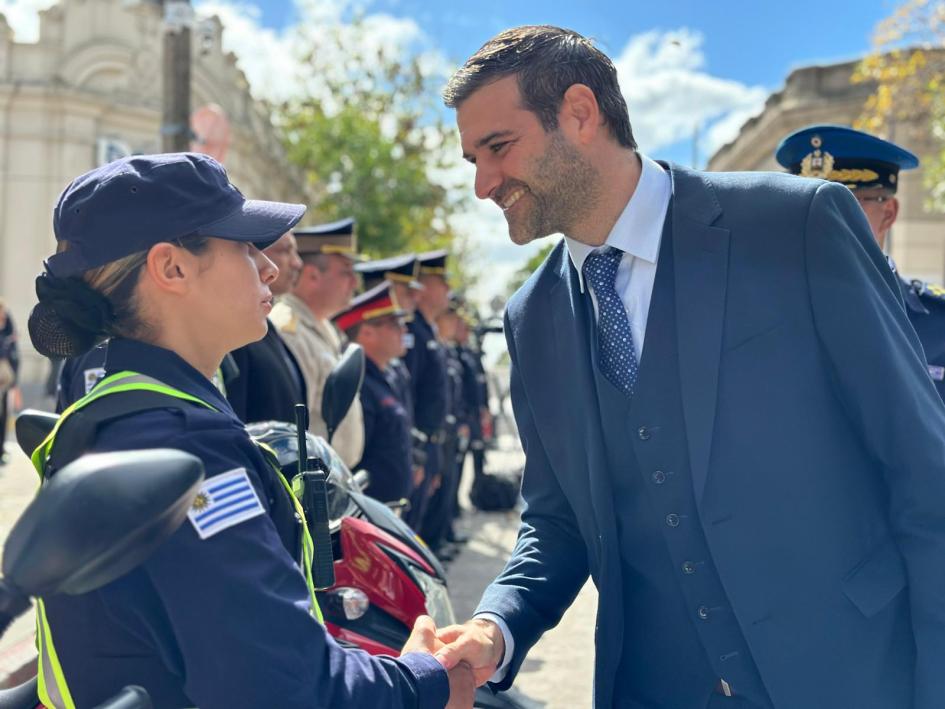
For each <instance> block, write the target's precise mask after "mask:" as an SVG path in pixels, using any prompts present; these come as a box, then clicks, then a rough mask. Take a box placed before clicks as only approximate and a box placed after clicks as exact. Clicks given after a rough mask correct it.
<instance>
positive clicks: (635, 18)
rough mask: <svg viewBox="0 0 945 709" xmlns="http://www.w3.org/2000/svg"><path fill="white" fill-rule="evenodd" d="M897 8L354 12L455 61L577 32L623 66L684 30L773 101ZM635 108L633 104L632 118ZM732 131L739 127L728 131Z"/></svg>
mask: <svg viewBox="0 0 945 709" xmlns="http://www.w3.org/2000/svg"><path fill="white" fill-rule="evenodd" d="M250 4H253V5H255V6H257V7H258V9H259V11H260V15H259V17H258V18H257V19H258V22H259V23H260V24H261V25H262V26H264V27H268V28H271V29H273V30H276V31H278V30H280V29H283V28H285V27H287V26H290V25H292V24H294V23H296V22H298V21H299V19H300V18H301V17H302V15H303V13H302V12H301V11H300V10H299V7H298V5H297V4H296V2H295V0H250ZM316 4H318V2H317V0H316ZM895 5H896V3H895V2H893V1H892V0H858V1H854V0H793V1H792V2H771V1H770V0H716V1H715V2H705V1H704V0H702V1H698V0H663V1H662V2H660V1H656V2H629V1H623V2H618V1H615V0H595V1H593V2H583V3H581V2H574V1H570V2H569V1H566V0H519V1H518V2H514V3H509V2H507V1H503V2H499V0H479V1H478V2H476V3H475V4H468V3H467V4H463V3H453V2H442V1H439V0H436V1H434V0H362V1H361V2H359V3H357V4H356V5H355V6H356V7H358V8H361V10H362V11H363V12H365V13H370V14H374V13H378V14H385V15H391V16H393V17H397V18H404V19H409V20H411V21H413V22H414V23H416V25H417V26H418V27H419V28H420V30H421V31H422V32H423V34H424V35H425V37H426V41H427V42H428V43H430V44H432V45H433V46H435V47H436V48H437V49H439V50H440V51H442V52H443V54H444V55H445V56H446V57H447V58H448V59H449V60H451V61H453V62H461V61H462V60H463V59H464V58H465V57H467V56H468V55H469V54H471V53H472V52H474V51H475V50H476V49H477V48H478V47H479V46H480V45H481V44H482V43H483V42H484V41H485V40H486V39H488V38H489V37H490V36H492V35H493V34H495V33H496V32H498V31H500V30H502V29H504V28H506V27H511V26H515V25H520V24H537V23H548V24H556V25H561V26H564V27H570V28H572V29H575V30H577V31H579V32H581V33H582V34H584V35H587V36H591V37H593V38H594V39H595V40H596V41H597V42H598V44H599V46H601V48H602V49H604V51H606V52H607V53H608V54H610V55H611V56H614V57H616V56H617V55H619V54H620V52H621V51H622V50H623V49H624V48H625V47H626V46H627V44H628V42H630V41H631V39H632V38H633V37H634V36H639V35H642V34H644V33H647V32H657V33H660V34H661V35H662V34H663V33H667V32H672V31H676V30H680V29H683V28H685V29H687V30H689V31H691V32H693V33H695V34H697V35H700V36H701V45H700V50H701V59H702V64H701V66H700V69H701V71H703V72H704V73H706V74H708V75H710V76H712V77H716V78H719V79H724V80H730V81H734V82H738V83H739V84H741V85H744V86H747V87H751V88H754V89H758V90H762V89H763V90H764V91H765V92H770V91H774V90H777V89H778V88H779V87H780V86H781V85H782V84H783V82H784V79H785V78H786V76H787V75H788V73H789V72H790V71H791V70H792V69H793V68H796V67H798V66H804V65H808V64H813V63H828V62H832V61H838V60H843V59H849V58H853V57H858V56H860V55H862V54H863V53H864V52H866V51H867V50H868V49H869V47H870V37H871V34H872V32H873V29H874V27H875V25H876V23H877V22H878V21H879V20H881V19H882V18H883V17H886V16H888V15H889V14H890V13H891V11H892V9H893V8H894V7H895ZM349 13H350V10H349ZM635 109H636V107H635V106H633V105H631V118H633V115H632V114H633V113H634V112H635ZM712 122H713V121H712V120H706V121H705V122H700V126H699V128H700V131H701V135H702V139H701V144H700V148H701V149H700V150H699V152H698V160H699V162H700V163H704V162H705V160H706V159H707V157H708V154H709V153H710V152H711V151H712V150H714V149H715V148H716V147H718V146H717V145H716V143H717V142H718V141H717V140H712V139H711V137H710V136H709V135H707V129H708V128H709V127H710V126H711V124H712ZM736 122H740V121H736ZM694 128H695V126H693V129H694ZM693 129H690V130H688V131H686V133H687V137H686V138H684V139H678V140H672V141H671V142H669V143H665V141H663V140H660V141H658V145H657V152H658V153H659V156H660V157H664V158H668V159H672V160H677V161H680V162H684V163H691V162H692V161H693V146H692V140H691V138H690V137H689V136H691V135H692V134H693ZM731 132H732V130H731V128H730V129H729V130H728V131H725V133H726V134H728V133H731ZM644 147H645V146H644Z"/></svg>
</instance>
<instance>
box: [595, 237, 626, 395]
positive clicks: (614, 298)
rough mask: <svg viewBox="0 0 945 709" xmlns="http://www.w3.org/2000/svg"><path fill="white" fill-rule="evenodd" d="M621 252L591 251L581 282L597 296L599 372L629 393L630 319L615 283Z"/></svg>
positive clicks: (608, 250) (616, 250) (607, 250)
mask: <svg viewBox="0 0 945 709" xmlns="http://www.w3.org/2000/svg"><path fill="white" fill-rule="evenodd" d="M622 257H623V252H622V251H620V250H619V249H615V248H613V247H610V246H608V247H606V248H604V249H601V250H600V251H594V252H592V253H591V254H590V256H588V257H587V260H586V261H585V262H584V279H585V280H586V281H587V282H588V283H590V284H591V286H592V287H593V288H594V295H596V296H597V335H598V343H599V348H598V349H599V354H600V361H599V362H598V364H599V365H600V370H601V372H602V373H603V374H604V376H605V377H607V379H608V380H609V381H610V383H611V384H613V385H614V386H615V387H617V388H618V389H620V391H622V392H623V393H624V394H626V395H627V396H630V395H632V394H633V387H634V385H635V384H636V383H637V356H636V350H635V349H634V346H633V333H632V332H631V330H630V318H629V317H628V316H627V309H626V308H625V307H624V304H623V301H622V300H621V299H620V295H619V294H618V293H617V288H616V286H615V281H616V278H617V267H618V266H619V265H620V259H621V258H622Z"/></svg>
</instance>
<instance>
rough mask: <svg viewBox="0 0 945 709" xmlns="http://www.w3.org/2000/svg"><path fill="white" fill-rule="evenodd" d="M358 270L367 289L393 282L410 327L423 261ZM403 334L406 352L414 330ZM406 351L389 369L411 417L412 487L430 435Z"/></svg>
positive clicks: (392, 261) (407, 258) (398, 260)
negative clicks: (420, 422) (419, 413)
mask: <svg viewBox="0 0 945 709" xmlns="http://www.w3.org/2000/svg"><path fill="white" fill-rule="evenodd" d="M355 270H356V271H357V272H358V273H359V274H360V276H361V279H362V281H363V283H364V289H365V290H370V289H371V288H373V287H375V286H377V285H380V284H381V283H384V282H387V283H390V285H391V289H392V291H393V294H394V298H395V299H396V301H397V303H398V305H400V307H401V308H402V309H403V311H404V313H405V314H404V322H405V323H407V326H408V328H409V326H410V322H411V321H412V320H413V318H414V313H415V312H416V311H417V301H416V298H415V294H416V292H417V291H419V290H422V289H423V286H422V285H420V282H419V281H418V280H417V277H418V276H419V274H420V262H419V261H418V260H417V256H416V254H403V255H401V256H394V257H393V258H386V259H380V260H377V261H365V262H364V263H359V264H357V265H356V266H355ZM403 337H404V353H405V352H406V351H407V349H409V348H411V347H413V333H411V332H410V331H409V329H408V330H406V331H405V332H404V333H403ZM404 353H401V355H400V356H398V357H396V358H394V359H392V360H391V361H390V363H389V364H388V369H390V372H391V375H392V377H391V381H392V386H393V387H394V392H395V393H396V394H397V398H398V399H400V401H401V403H403V405H404V408H405V409H406V411H407V414H408V415H409V416H410V436H411V459H412V461H413V484H412V485H411V489H412V488H416V487H417V486H418V485H420V484H421V483H422V482H423V478H424V475H425V472H424V466H425V464H426V460H427V453H426V446H427V437H426V434H424V433H423V432H421V431H420V429H419V428H417V426H416V425H415V423H414V420H415V419H414V401H413V381H412V379H411V377H410V370H409V369H407V364H406V363H405V362H404V360H403V354H404Z"/></svg>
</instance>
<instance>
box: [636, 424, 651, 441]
mask: <svg viewBox="0 0 945 709" xmlns="http://www.w3.org/2000/svg"><path fill="white" fill-rule="evenodd" d="M637 436H639V438H640V440H641V441H648V440H650V429H648V428H647V427H646V426H640V428H639V429H638V430H637Z"/></svg>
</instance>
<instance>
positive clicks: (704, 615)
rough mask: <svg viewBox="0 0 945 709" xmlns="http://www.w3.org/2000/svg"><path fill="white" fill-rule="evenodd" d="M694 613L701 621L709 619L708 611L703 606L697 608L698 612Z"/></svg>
mask: <svg viewBox="0 0 945 709" xmlns="http://www.w3.org/2000/svg"><path fill="white" fill-rule="evenodd" d="M696 613H697V614H698V616H699V617H700V618H701V619H702V620H708V619H709V609H708V608H706V607H705V606H699V610H697V611H696Z"/></svg>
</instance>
